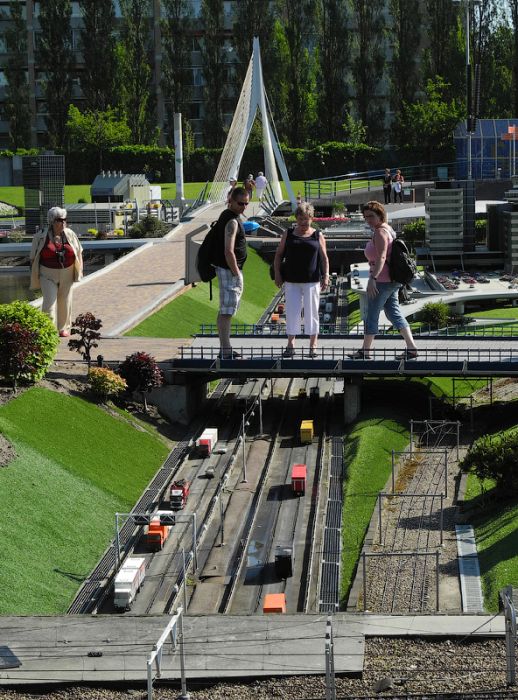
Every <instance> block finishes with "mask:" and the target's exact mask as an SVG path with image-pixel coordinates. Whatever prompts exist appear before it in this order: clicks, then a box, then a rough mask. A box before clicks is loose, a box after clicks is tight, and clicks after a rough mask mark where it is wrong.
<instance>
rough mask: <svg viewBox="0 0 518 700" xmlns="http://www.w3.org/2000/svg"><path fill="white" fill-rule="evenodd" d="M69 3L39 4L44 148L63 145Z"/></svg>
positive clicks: (69, 65)
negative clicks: (45, 106) (44, 115)
mask: <svg viewBox="0 0 518 700" xmlns="http://www.w3.org/2000/svg"><path fill="white" fill-rule="evenodd" d="M71 14H72V8H71V3H70V0H45V2H41V3H40V15H39V21H40V27H41V35H40V43H39V50H38V59H39V64H40V68H41V71H42V73H43V74H44V76H45V77H44V81H43V90H44V93H45V100H46V103H47V109H48V113H47V116H46V122H47V135H48V144H49V146H50V147H51V148H59V147H62V146H63V145H64V137H65V125H66V122H67V113H68V105H69V103H70V100H71V94H72V77H73V75H74V56H73V52H72V30H71V27H70V17H71Z"/></svg>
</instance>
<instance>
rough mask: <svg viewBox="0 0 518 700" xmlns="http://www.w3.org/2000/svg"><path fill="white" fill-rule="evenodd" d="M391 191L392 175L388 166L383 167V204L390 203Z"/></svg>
mask: <svg viewBox="0 0 518 700" xmlns="http://www.w3.org/2000/svg"><path fill="white" fill-rule="evenodd" d="M391 193H392V175H391V174H390V168H385V174H384V175H383V196H384V197H385V204H390V195H391Z"/></svg>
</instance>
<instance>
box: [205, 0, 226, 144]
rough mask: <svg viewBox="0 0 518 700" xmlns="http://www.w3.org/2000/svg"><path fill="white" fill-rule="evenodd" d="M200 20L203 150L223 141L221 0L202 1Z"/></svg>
mask: <svg viewBox="0 0 518 700" xmlns="http://www.w3.org/2000/svg"><path fill="white" fill-rule="evenodd" d="M201 17H202V22H203V26H204V29H205V31H204V34H203V40H202V41H201V42H200V49H201V57H202V68H203V80H204V86H203V94H204V98H205V105H204V107H205V114H204V119H203V142H204V144H205V146H208V147H217V146H222V145H223V141H224V132H223V101H224V100H225V98H226V97H227V89H226V69H225V64H224V62H223V60H222V53H223V42H224V36H225V34H224V19H223V0H202V4H201Z"/></svg>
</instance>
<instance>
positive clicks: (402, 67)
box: [389, 0, 422, 143]
mask: <svg viewBox="0 0 518 700" xmlns="http://www.w3.org/2000/svg"><path fill="white" fill-rule="evenodd" d="M389 7H390V14H391V18H392V28H391V38H392V41H393V44H392V47H393V48H392V61H391V67H390V77H391V84H392V95H391V104H392V110H393V112H394V114H395V115H396V118H395V120H394V123H393V125H392V139H391V141H392V142H393V143H401V139H402V136H403V135H402V134H401V129H400V127H399V123H398V115H399V113H400V111H401V108H402V106H403V102H408V103H410V102H412V100H413V99H414V98H415V96H416V93H417V91H418V90H419V87H420V78H421V74H420V70H419V67H420V58H421V51H420V47H421V44H422V20H421V2H420V0H390V6H389Z"/></svg>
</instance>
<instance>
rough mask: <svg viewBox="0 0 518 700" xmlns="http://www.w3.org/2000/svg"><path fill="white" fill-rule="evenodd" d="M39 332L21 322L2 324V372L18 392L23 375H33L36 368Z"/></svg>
mask: <svg viewBox="0 0 518 700" xmlns="http://www.w3.org/2000/svg"><path fill="white" fill-rule="evenodd" d="M37 340H38V334H37V333H36V331H32V330H30V329H29V328H26V327H24V326H22V324H21V323H4V324H3V325H1V326H0V374H1V375H2V376H3V377H5V378H6V379H8V380H10V381H12V383H13V390H14V392H15V393H16V388H17V382H18V379H19V378H20V377H21V376H27V375H29V376H30V375H32V374H33V373H34V371H35V369H36V358H37V354H38V342H37Z"/></svg>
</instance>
